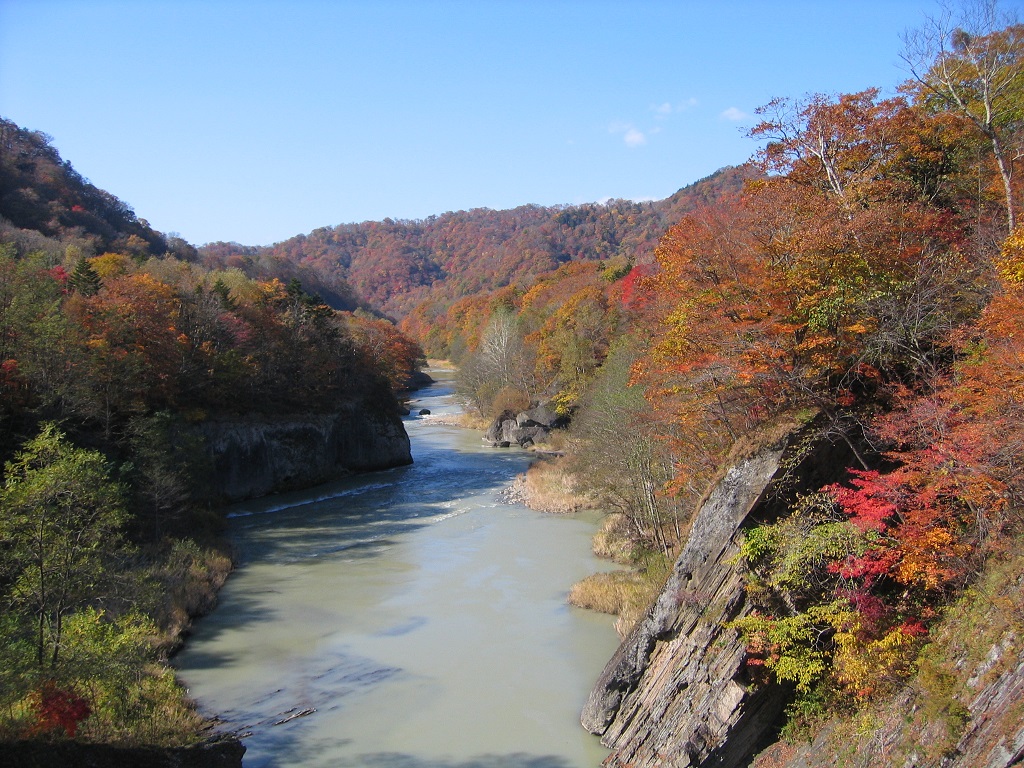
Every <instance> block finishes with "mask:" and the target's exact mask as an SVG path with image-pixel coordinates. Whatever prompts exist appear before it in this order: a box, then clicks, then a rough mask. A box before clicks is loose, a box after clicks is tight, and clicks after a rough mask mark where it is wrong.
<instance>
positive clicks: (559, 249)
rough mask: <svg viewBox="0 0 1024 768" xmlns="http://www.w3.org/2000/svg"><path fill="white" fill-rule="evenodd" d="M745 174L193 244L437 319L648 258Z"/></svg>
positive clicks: (223, 261) (210, 255)
mask: <svg viewBox="0 0 1024 768" xmlns="http://www.w3.org/2000/svg"><path fill="white" fill-rule="evenodd" d="M751 173H752V171H751V169H749V168H725V169H723V170H721V171H718V172H717V173H715V174H713V175H712V176H710V177H708V178H707V179H703V180H701V181H699V182H696V183H695V184H692V185H690V186H688V187H686V188H684V189H681V190H680V191H679V192H677V193H676V194H675V195H673V196H672V197H670V198H668V199H666V200H661V201H658V202H653V203H637V202H633V201H630V200H611V201H608V202H607V203H592V204H587V205H575V206H558V207H554V208H544V207H541V206H537V205H526V206H522V207H519V208H515V209H513V210H508V211H493V210H489V209H486V208H480V209H475V210H471V211H459V212H456V213H445V214H441V215H439V216H431V217H430V218H428V219H425V220H422V221H392V220H390V219H385V220H384V221H380V222H364V223H362V224H341V225H338V226H335V227H323V228H321V229H316V230H314V231H313V232H311V233H309V234H308V235H299V236H297V237H293V238H292V239H290V240H285V241H284V242H281V243H277V244H276V245H273V246H270V247H266V248H257V247H245V246H239V245H236V244H234V243H212V244H208V245H206V246H203V247H202V248H201V249H200V250H201V252H202V254H203V257H204V259H205V260H206V261H207V263H208V264H210V265H212V266H217V267H218V268H227V267H237V268H240V269H246V268H247V266H248V265H250V264H253V263H258V262H259V261H260V260H261V259H272V260H273V261H274V262H275V263H280V262H286V263H289V264H293V265H298V266H300V267H302V268H303V269H305V270H308V271H309V272H312V273H314V274H316V275H318V276H319V278H320V280H321V281H323V282H324V283H325V284H333V283H334V282H341V283H348V284H350V285H351V286H352V287H353V288H354V289H355V291H356V292H357V293H358V295H359V297H360V299H362V300H364V301H366V302H367V303H368V304H369V305H370V306H371V307H373V308H374V309H376V310H378V311H382V312H384V313H386V314H387V315H389V316H391V317H393V318H396V319H398V318H402V317H404V316H405V315H407V314H409V312H410V311H412V309H413V308H414V307H417V306H419V307H420V312H421V313H423V312H424V311H425V310H424V309H423V307H424V305H429V306H430V307H431V308H432V309H430V310H429V313H430V314H432V315H436V314H438V313H440V312H443V311H444V310H445V309H447V306H448V305H449V304H450V303H451V302H453V301H456V300H458V299H460V298H464V297H466V296H470V295H473V294H477V293H479V292H481V291H491V290H494V289H497V288H501V287H504V286H506V285H509V284H512V283H529V282H530V281H532V280H533V279H534V278H536V276H538V275H540V274H542V273H544V272H548V271H550V270H552V269H555V268H556V267H558V265H560V264H563V263H565V262H568V261H579V260H586V261H599V260H602V259H611V258H619V259H632V260H636V261H646V260H648V259H649V258H650V254H651V252H652V251H653V249H654V245H655V244H656V243H657V241H658V239H659V238H660V237H661V236H662V235H663V234H664V233H665V230H666V229H667V228H668V225H669V224H670V223H671V222H673V221H676V220H677V219H678V218H679V217H680V216H682V215H683V214H684V213H687V212H689V211H692V210H694V209H695V208H696V207H697V206H699V205H701V204H705V203H708V202H712V201H715V200H719V199H722V198H723V197H728V196H729V195H734V194H736V193H738V192H739V190H740V188H741V187H742V184H743V180H744V179H745V178H747V177H748V176H749V175H750V174H751ZM438 352H440V351H439V350H438Z"/></svg>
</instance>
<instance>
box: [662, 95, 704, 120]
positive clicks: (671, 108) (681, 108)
mask: <svg viewBox="0 0 1024 768" xmlns="http://www.w3.org/2000/svg"><path fill="white" fill-rule="evenodd" d="M698 103H699V102H698V101H697V99H695V98H694V97H692V96H691V97H690V98H688V99H686V100H685V101H679V102H676V103H675V104H673V103H672V102H671V101H663V102H662V103H661V104H652V105H651V111H652V112H653V113H654V114H655V116H656V117H658V118H659V119H662V120H663V119H665V118H666V117H668V116H669V115H678V114H679V113H680V112H685V111H686V110H688V109H693V108H694V107H696V106H697V104H698Z"/></svg>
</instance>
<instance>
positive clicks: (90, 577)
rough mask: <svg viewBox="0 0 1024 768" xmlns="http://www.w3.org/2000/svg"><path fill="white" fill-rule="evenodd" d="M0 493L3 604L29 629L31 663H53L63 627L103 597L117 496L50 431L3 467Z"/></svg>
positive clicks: (118, 522) (87, 460) (91, 460)
mask: <svg viewBox="0 0 1024 768" xmlns="http://www.w3.org/2000/svg"><path fill="white" fill-rule="evenodd" d="M5 470H6V481H5V483H4V487H3V489H2V491H0V546H2V548H3V550H4V555H5V557H4V565H3V567H4V569H5V571H6V573H5V574H4V583H5V584H7V585H9V586H8V594H7V595H6V599H7V602H8V603H9V604H10V606H11V607H12V608H13V610H14V612H15V613H20V614H21V615H22V616H23V617H24V618H25V619H26V620H29V621H31V622H32V623H33V624H34V636H35V639H34V645H35V657H36V663H37V665H38V666H39V667H40V668H44V667H47V666H49V667H51V668H53V667H57V665H58V664H59V662H60V653H61V641H62V635H63V631H64V620H65V618H66V617H67V616H68V615H69V614H70V613H71V612H73V611H74V610H75V609H77V608H80V607H82V606H84V605H86V604H88V603H90V602H94V601H97V600H98V599H99V598H101V597H103V596H104V594H105V593H106V592H107V591H108V589H109V587H110V586H111V576H110V573H111V571H110V570H109V565H110V561H111V560H112V559H113V558H114V556H115V555H116V553H117V552H118V550H119V548H120V547H121V543H122V540H121V535H120V531H121V528H122V526H123V524H124V522H125V514H126V513H125V509H124V505H123V491H122V488H121V486H120V485H118V484H117V483H115V482H113V481H112V480H111V479H110V471H109V465H108V463H107V462H106V460H105V459H104V458H103V456H102V455H101V454H100V453H99V452H98V451H91V450H86V449H83V448H77V447H75V446H74V445H72V444H71V443H70V442H69V441H68V440H67V438H66V437H65V436H64V434H63V433H61V432H60V431H59V430H58V429H57V427H56V426H55V425H53V424H45V425H44V426H43V428H42V431H41V432H40V433H39V435H38V436H36V437H35V438H33V439H32V440H30V441H29V442H28V443H26V445H25V447H24V449H23V450H22V451H20V452H19V453H18V454H17V455H16V456H15V458H14V461H11V462H8V463H7V465H6V467H5Z"/></svg>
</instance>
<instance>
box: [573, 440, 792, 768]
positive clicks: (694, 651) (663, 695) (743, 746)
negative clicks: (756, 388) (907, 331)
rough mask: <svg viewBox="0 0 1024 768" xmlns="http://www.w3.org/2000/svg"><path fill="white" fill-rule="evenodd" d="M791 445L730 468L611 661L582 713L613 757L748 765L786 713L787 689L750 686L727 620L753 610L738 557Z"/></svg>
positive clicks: (619, 762) (645, 762) (648, 762)
mask: <svg viewBox="0 0 1024 768" xmlns="http://www.w3.org/2000/svg"><path fill="white" fill-rule="evenodd" d="M784 449H785V445H784V444H783V445H776V446H773V447H770V448H766V449H763V450H761V451H759V452H757V453H756V454H755V455H753V456H751V457H750V458H747V459H743V460H742V461H739V462H737V463H736V464H735V465H734V466H732V467H731V468H730V469H729V471H728V472H727V473H726V475H725V476H724V477H723V478H722V480H721V481H720V482H719V483H718V485H717V486H716V487H715V488H714V489H713V490H712V491H711V493H710V494H709V495H708V497H707V499H706V500H705V502H704V503H703V504H702V505H701V508H700V510H699V511H698V513H697V515H696V517H695V518H694V521H693V527H692V530H691V533H690V536H689V539H688V541H687V544H686V546H685V547H684V549H683V551H682V553H681V554H680V556H679V559H678V560H677V561H676V564H675V568H674V570H673V573H672V575H671V576H670V577H669V580H668V583H667V584H666V585H665V588H664V590H663V591H662V593H661V595H660V596H659V597H658V599H657V600H656V601H655V603H654V605H653V606H652V607H651V609H650V610H649V611H648V613H647V615H646V617H645V618H644V619H643V620H642V621H640V622H639V623H638V624H637V626H636V627H635V628H634V629H633V631H632V633H630V635H629V637H627V638H626V639H625V640H624V641H623V643H622V645H621V646H620V647H619V650H618V652H617V653H616V654H615V656H614V657H613V658H612V660H611V661H610V662H609V663H608V665H607V666H606V667H605V670H604V672H603V673H602V675H601V677H600V679H599V680H598V683H597V685H596V686H595V688H594V690H593V692H592V693H591V695H590V698H589V700H588V702H587V705H586V708H585V709H584V711H583V717H582V721H583V725H584V727H586V728H587V729H588V730H590V731H591V732H592V733H596V734H601V736H602V738H601V742H602V744H604V745H605V746H607V747H610V748H612V749H613V750H614V752H613V754H612V755H611V756H610V757H609V758H608V759H607V761H606V765H609V766H622V767H623V768H625V766H631V767H633V768H642V767H643V766H660V765H672V766H679V767H680V768H682V767H683V766H704V765H721V766H738V765H743V764H744V763H745V761H746V760H747V759H748V758H749V757H750V756H751V755H753V754H754V752H755V750H756V748H757V747H758V746H759V745H760V742H761V741H762V738H763V736H764V734H765V733H766V731H767V730H768V729H769V728H770V727H771V725H772V724H773V723H775V722H776V721H777V720H778V717H779V714H780V713H781V710H782V708H783V706H784V705H785V701H786V691H785V690H784V689H782V688H780V687H778V686H766V687H763V688H761V689H759V690H757V691H754V690H753V689H751V687H750V686H748V684H747V681H746V679H745V664H744V662H745V654H744V646H743V643H742V642H741V640H740V638H739V635H738V633H736V632H735V631H733V630H730V629H726V628H725V627H724V626H723V624H724V622H728V621H731V620H732V619H735V618H737V617H739V616H742V615H744V614H745V613H746V611H747V606H746V603H745V600H744V590H743V578H742V575H741V573H740V572H739V569H738V568H737V566H736V565H735V564H734V563H733V562H732V561H731V559H732V558H734V557H735V555H736V554H737V553H738V551H739V542H740V541H741V539H740V537H741V536H742V532H741V530H740V528H741V525H742V524H743V522H744V520H746V518H747V516H748V515H750V513H751V511H752V510H753V509H754V508H755V507H756V506H757V505H758V503H759V502H760V501H761V500H762V499H763V498H764V497H765V494H766V492H767V491H768V490H769V486H770V484H771V482H772V479H773V478H774V477H775V476H776V474H777V473H778V471H779V468H780V465H781V461H782V458H783V455H784V453H785V450H784Z"/></svg>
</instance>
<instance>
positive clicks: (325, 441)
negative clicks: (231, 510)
mask: <svg viewBox="0 0 1024 768" xmlns="http://www.w3.org/2000/svg"><path fill="white" fill-rule="evenodd" d="M198 429H199V431H200V433H201V435H202V437H203V442H204V443H205V445H206V450H207V452H208V454H209V459H210V474H211V476H210V477H209V484H210V486H211V487H212V488H213V489H215V490H214V491H213V492H212V495H213V496H214V500H216V501H220V502H225V501H238V500H241V499H248V498H255V497H258V496H264V495H266V494H268V493H274V492H278V491H285V490H292V489H297V488H304V487H309V486H312V485H317V484H319V483H324V482H327V481H329V480H336V479H338V478H340V477H344V476H345V475H348V474H351V473H353V472H367V471H371V470H378V469H386V468H388V467H395V466H400V465H403V464H409V463H411V462H412V454H411V453H410V448H409V436H408V435H407V434H406V432H405V428H404V427H403V426H402V421H401V418H400V417H399V416H398V413H397V411H388V410H383V409H369V408H365V407H360V406H358V405H355V404H353V405H349V406H346V407H344V408H341V409H339V410H338V411H336V412H335V413H331V414H324V415H309V416H305V417H294V416H290V417H286V418H281V419H270V418H267V417H261V418H259V419H246V420H242V419H239V420H232V421H209V422H205V423H203V424H202V425H200V426H199V427H198Z"/></svg>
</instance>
